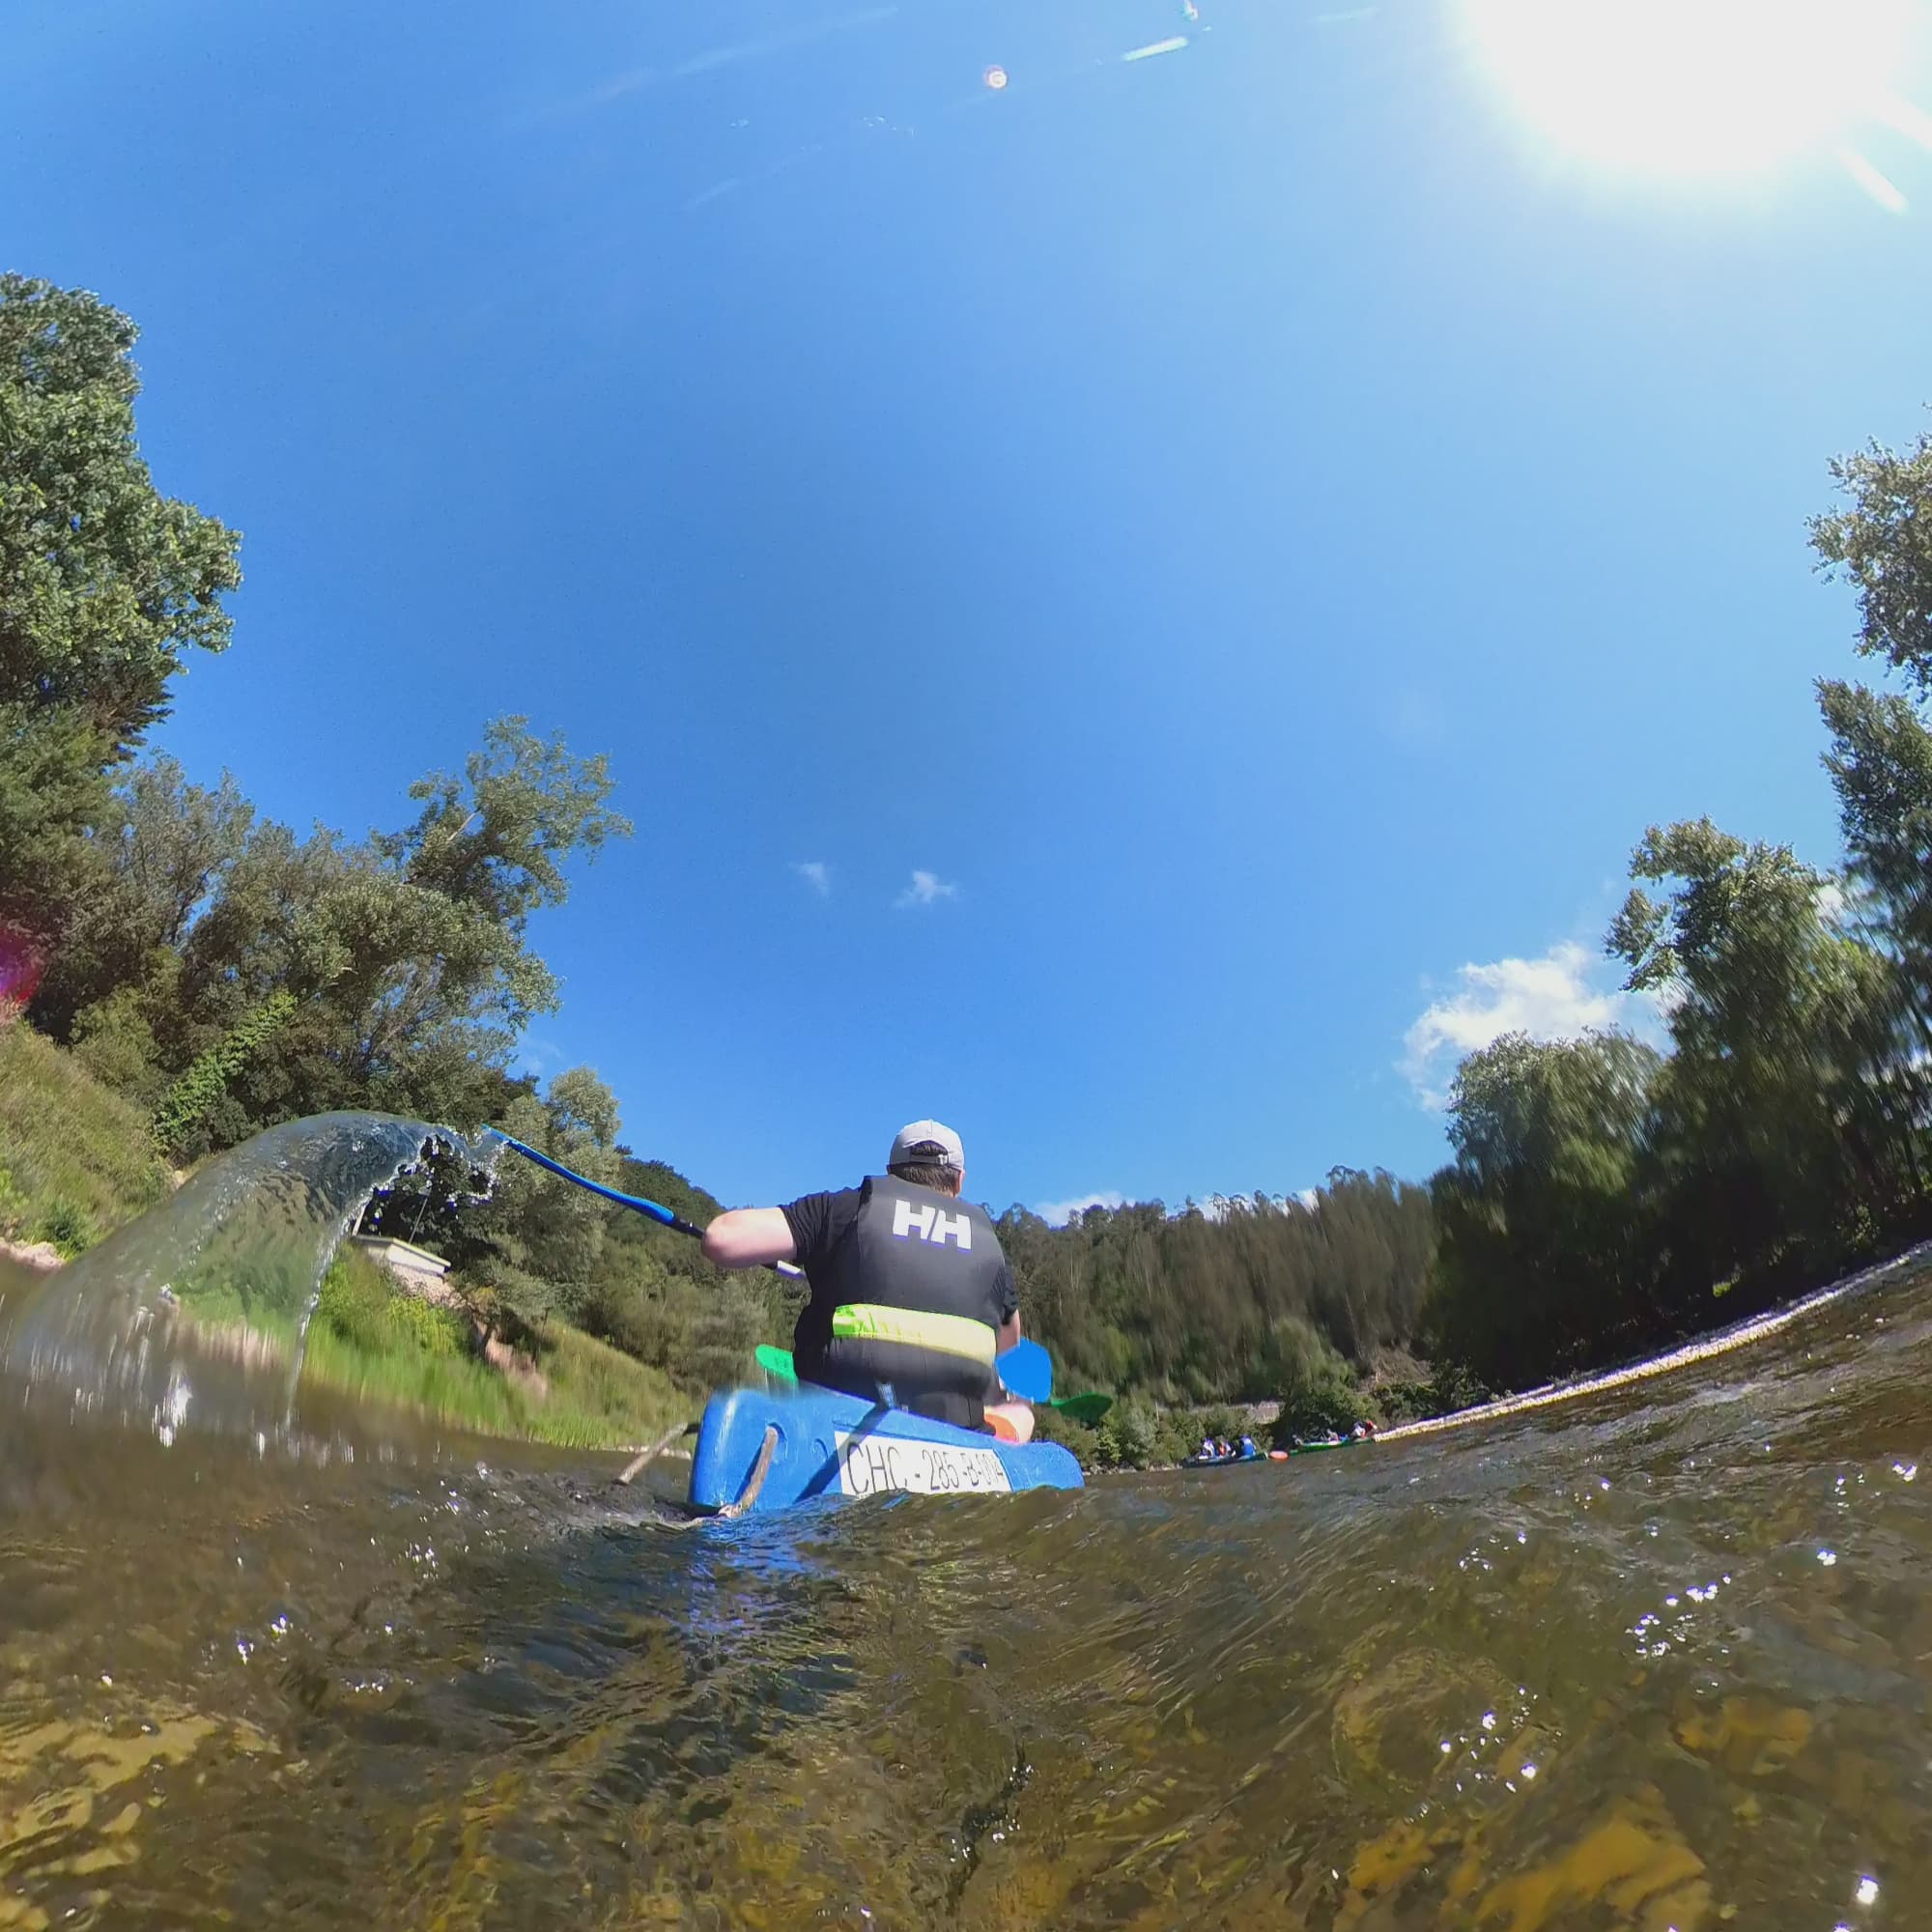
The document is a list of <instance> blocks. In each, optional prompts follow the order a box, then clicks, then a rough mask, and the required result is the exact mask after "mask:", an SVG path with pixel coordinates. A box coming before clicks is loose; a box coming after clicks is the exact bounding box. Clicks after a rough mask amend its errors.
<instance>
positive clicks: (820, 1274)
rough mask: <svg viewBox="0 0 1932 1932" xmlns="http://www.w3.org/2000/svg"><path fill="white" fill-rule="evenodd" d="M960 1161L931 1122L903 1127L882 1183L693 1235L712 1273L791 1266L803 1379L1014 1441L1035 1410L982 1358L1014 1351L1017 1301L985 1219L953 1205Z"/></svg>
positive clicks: (876, 1179)
mask: <svg viewBox="0 0 1932 1932" xmlns="http://www.w3.org/2000/svg"><path fill="white" fill-rule="evenodd" d="M965 1180H966V1153H965V1149H964V1147H963V1146H962V1145H961V1143H960V1139H959V1136H958V1135H957V1134H955V1133H954V1132H953V1131H952V1128H951V1127H946V1126H941V1125H940V1123H939V1122H937V1121H914V1122H912V1123H911V1124H910V1125H909V1126H904V1127H901V1128H900V1129H899V1131H898V1134H897V1135H896V1137H895V1139H894V1141H893V1146H892V1151H891V1153H890V1154H888V1156H887V1158H886V1171H885V1173H884V1174H883V1175H873V1176H870V1177H869V1178H868V1179H866V1180H865V1181H864V1182H862V1183H861V1184H860V1185H859V1186H857V1187H845V1188H840V1189H839V1190H838V1192H837V1193H832V1194H807V1195H803V1196H801V1197H800V1198H799V1199H798V1200H796V1201H790V1202H787V1203H786V1204H785V1205H784V1206H783V1207H781V1208H730V1209H729V1210H728V1211H726V1212H725V1213H723V1214H720V1215H719V1216H718V1218H717V1219H716V1220H714V1221H713V1222H712V1223H711V1225H710V1227H708V1228H707V1229H706V1230H705V1231H704V1252H705V1255H706V1256H707V1257H708V1258H709V1259H710V1260H711V1261H712V1262H714V1263H716V1264H717V1265H718V1266H720V1267H722V1268H751V1267H765V1266H768V1265H769V1264H771V1263H773V1262H796V1263H797V1264H799V1266H800V1267H802V1268H803V1269H804V1270H805V1275H806V1280H807V1281H808V1282H809V1283H810V1288H811V1298H810V1300H809V1301H808V1302H807V1303H806V1305H805V1310H804V1312H803V1313H802V1314H801V1315H800V1316H799V1318H798V1327H797V1329H796V1331H795V1332H794V1334H793V1337H792V1359H793V1361H794V1363H795V1364H796V1366H797V1369H798V1375H799V1378H800V1379H801V1380H802V1381H809V1382H816V1383H818V1384H819V1386H820V1387H821V1388H836V1389H843V1390H845V1391H846V1392H847V1393H848V1394H850V1395H857V1396H864V1397H867V1399H870V1398H872V1397H875V1396H877V1395H879V1394H880V1393H881V1392H882V1391H887V1390H890V1392H891V1396H892V1400H893V1402H894V1403H895V1405H896V1406H898V1407H900V1408H909V1409H911V1410H912V1412H913V1413H914V1414H915V1415H925V1416H930V1417H932V1418H933V1419H934V1420H935V1421H939V1422H951V1423H954V1424H957V1425H958V1426H959V1427H961V1428H965V1429H984V1430H988V1431H990V1432H991V1433H992V1434H994V1435H1001V1436H1005V1437H1007V1438H1009V1440H1013V1441H1018V1442H1025V1441H1027V1440H1028V1439H1029V1438H1030V1437H1031V1436H1032V1435H1033V1410H1032V1409H1031V1408H1030V1407H1028V1406H1027V1405H1026V1404H1025V1403H1023V1402H1019V1401H1015V1400H1012V1399H1009V1398H1008V1397H1007V1394H1006V1391H1005V1390H1004V1389H1003V1388H1001V1386H1000V1384H999V1378H998V1377H997V1375H996V1374H995V1373H994V1369H993V1358H994V1356H995V1355H998V1354H1000V1353H1003V1352H1004V1351H1005V1350H1008V1349H1010V1348H1011V1347H1012V1346H1013V1344H1014V1343H1016V1342H1017V1341H1018V1340H1019V1339H1020V1317H1019V1293H1018V1291H1017V1290H1016V1289H1015V1287H1014V1286H1013V1275H1012V1270H1011V1269H1010V1268H1009V1266H1008V1265H1007V1258H1006V1256H1005V1255H1004V1254H1002V1253H1001V1251H1000V1237H999V1236H998V1235H997V1234H995V1233H994V1231H993V1224H992V1222H991V1221H990V1220H988V1219H987V1217H986V1214H985V1211H984V1210H983V1209H982V1208H976V1207H975V1206H974V1205H973V1204H972V1203H971V1202H968V1201H962V1200H961V1199H960V1198H959V1193H960V1189H961V1187H963V1186H964V1184H965Z"/></svg>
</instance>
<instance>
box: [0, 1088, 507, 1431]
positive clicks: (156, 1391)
mask: <svg viewBox="0 0 1932 1932" xmlns="http://www.w3.org/2000/svg"><path fill="white" fill-rule="evenodd" d="M439 1145H440V1146H441V1147H444V1148H447V1149H449V1150H451V1151H454V1152H455V1153H457V1154H458V1155H459V1156H460V1157H463V1158H466V1159H468V1160H469V1163H470V1164H471V1166H472V1167H474V1168H476V1169H480V1170H482V1171H483V1172H484V1173H486V1174H494V1170H495V1160H496V1153H495V1151H494V1150H484V1151H471V1150H470V1148H469V1143H468V1142H467V1141H465V1140H464V1139H463V1137H462V1136H461V1135H459V1134H456V1133H454V1132H452V1131H451V1130H450V1129H448V1128H447V1127H434V1126H430V1125H428V1124H427V1123H425V1122H421V1121H407V1120H402V1119H399V1118H397V1117H396V1116H394V1115H387V1114H360V1113H337V1114H319V1115H316V1116H314V1117H312V1118H310V1119H307V1120H301V1121H291V1122H287V1123H286V1124H285V1125H283V1126H279V1127H271V1128H270V1130H269V1131H268V1132H267V1133H263V1134H258V1135H257V1136H256V1137H255V1138H254V1139H253V1140H251V1141H248V1142H246V1143H244V1144H243V1145H242V1146H241V1147H238V1148H235V1149H233V1150H231V1151H229V1152H227V1153H224V1154H222V1155H220V1156H219V1157H218V1158H216V1159H215V1160H213V1161H212V1162H210V1163H209V1165H208V1166H207V1167H206V1168H204V1169H203V1170H202V1172H201V1173H200V1174H198V1175H196V1176H195V1177H194V1179H192V1180H190V1181H189V1182H188V1183H187V1184H186V1185H185V1187H183V1188H182V1189H181V1191H180V1192H179V1193H178V1194H176V1195H175V1196H174V1197H173V1199H172V1200H169V1201H167V1202H165V1203H163V1204H162V1205H161V1206H160V1207H157V1208H154V1209H152V1210H151V1211H150V1212H148V1213H146V1214H144V1215H142V1216H141V1217H140V1218H139V1219H138V1220H135V1221H132V1222H130V1223H128V1226H126V1227H124V1228H120V1229H117V1230H116V1231H115V1232H114V1233H113V1234H112V1235H110V1236H108V1237H107V1238H106V1239H105V1240H104V1241H102V1242H101V1243H100V1245H99V1247H97V1248H95V1249H94V1250H93V1251H92V1252H91V1253H89V1254H87V1255H86V1256H84V1257H82V1259H81V1260H79V1261H77V1262H75V1263H73V1264H71V1266H69V1267H66V1268H63V1269H62V1270H61V1271H60V1272H59V1273H58V1274H56V1275H53V1276H51V1277H49V1278H48V1279H47V1280H46V1281H45V1282H44V1283H42V1284H39V1285H37V1286H34V1287H32V1288H29V1289H25V1290H23V1291H21V1292H19V1293H14V1294H10V1295H7V1296H6V1297H5V1299H4V1300H0V1386H4V1387H7V1388H10V1389H13V1390H16V1391H18V1393H19V1400H20V1401H21V1402H22V1404H23V1405H24V1406H27V1407H29V1408H33V1409H37V1410H40V1411H42V1412H43V1413H44V1412H46V1411H49V1410H58V1409H62V1408H65V1409H67V1410H68V1411H69V1412H70V1413H71V1415H72V1416H73V1417H74V1418H76V1419H78V1418H81V1417H101V1418H105V1419H109V1420H116V1421H119V1422H121V1423H123V1424H125V1425H127V1426H130V1427H134V1428H141V1429H149V1430H152V1431H153V1432H154V1433H155V1434H156V1435H157V1436H158V1437H159V1438H160V1439H161V1441H163V1442H164V1443H166V1442H172V1441H173V1440H174V1439H175V1436H176V1435H178V1434H179V1433H180V1431H181V1430H182V1429H184V1428H185V1427H194V1428H197V1429H209V1430H213V1431H215V1432H217V1433H222V1434H238V1433H239V1434H243V1435H252V1436H254V1437H255V1438H256V1439H257V1441H258V1442H264V1443H265V1442H266V1441H267V1440H268V1439H270V1437H274V1438H278V1439H279V1438H282V1437H285V1436H286V1435H289V1433H290V1432H291V1431H292V1430H293V1428H294V1427H295V1422H296V1416H295V1391H296V1385H297V1382H298V1378H299V1377H300V1374H301V1360H302V1350H303V1348H304V1345H305V1343H306V1340H307V1335H308V1325H309V1321H310V1318H311V1317H312V1316H313V1315H314V1312H315V1306H316V1302H317V1299H318V1298H319V1296H320V1293H321V1289H322V1278H323V1275H324V1273H325V1272H326V1271H327V1267H328V1264H329V1262H330V1260H331V1259H332V1258H333V1257H334V1254H335V1251H336V1248H337V1247H338V1246H339V1245H340V1243H341V1241H342V1238H343V1236H345V1235H347V1234H348V1232H349V1231H350V1229H351V1228H352V1227H354V1225H355V1221H356V1218H357V1217H358V1216H359V1215H360V1213H361V1211H362V1209H363V1208H364V1206H365V1205H366V1204H367V1203H368V1201H369V1199H370V1197H371V1196H372V1195H373V1194H374V1193H376V1192H377V1190H379V1189H381V1188H384V1187H386V1186H389V1185H391V1184H392V1183H393V1182H394V1181H395V1180H396V1179H398V1178H399V1177H400V1176H402V1175H404V1174H406V1173H408V1172H411V1171H412V1170H413V1169H414V1168H416V1167H417V1166H418V1165H419V1164H420V1163H421V1161H422V1160H423V1158H424V1157H425V1155H426V1153H427V1152H428V1151H430V1150H431V1149H432V1148H433V1147H435V1146H439Z"/></svg>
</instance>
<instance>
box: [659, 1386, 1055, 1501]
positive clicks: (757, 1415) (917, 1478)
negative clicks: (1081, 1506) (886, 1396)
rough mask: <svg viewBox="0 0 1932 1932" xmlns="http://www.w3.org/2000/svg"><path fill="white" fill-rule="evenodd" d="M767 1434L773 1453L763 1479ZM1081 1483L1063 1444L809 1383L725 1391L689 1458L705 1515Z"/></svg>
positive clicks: (694, 1495) (694, 1491)
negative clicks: (818, 1500)
mask: <svg viewBox="0 0 1932 1932" xmlns="http://www.w3.org/2000/svg"><path fill="white" fill-rule="evenodd" d="M768 1434H769V1435H770V1437H771V1455H770V1458H769V1461H768V1463H766V1466H765V1469H764V1472H763V1474H762V1476H760V1475H759V1474H758V1465H759V1463H760V1461H761V1460H763V1459H764V1452H765V1443H766V1437H767V1435H768ZM754 1479H755V1481H754ZM1084 1486H1085V1479H1084V1478H1083V1477H1082V1475H1081V1473H1080V1464H1079V1463H1077V1462H1076V1461H1075V1460H1074V1458H1073V1455H1072V1452H1071V1451H1069V1450H1066V1449H1063V1448H1062V1447H1061V1446H1060V1445H1059V1444H1058V1443H1057V1442H1004V1441H1001V1440H1000V1439H999V1438H998V1437H997V1436H992V1435H980V1434H979V1433H978V1432H977V1431H975V1430H970V1429H955V1428H953V1427H952V1425H951V1424H949V1423H944V1422H929V1421H927V1420H926V1419H925V1417H923V1416H920V1415H912V1414H910V1413H908V1412H907V1411H906V1410H905V1409H902V1408H885V1409H882V1408H880V1407H879V1406H877V1405H876V1404H874V1403H868V1402H866V1401H864V1400H862V1399H861V1398H860V1397H858V1396H850V1395H841V1394H839V1393H838V1391H837V1390H836V1389H822V1388H816V1387H814V1386H812V1385H811V1384H810V1383H809V1382H801V1383H799V1384H797V1385H796V1386H795V1387H794V1388H792V1389H789V1390H782V1391H776V1392H775V1391H770V1390H765V1389H745V1388H739V1389H723V1390H721V1391H720V1392H719V1393H718V1394H716V1395H714V1396H713V1397H712V1398H711V1400H710V1402H709V1403H708V1404H706V1406H705V1409H704V1420H703V1421H702V1422H701V1423H699V1424H698V1429H697V1447H696V1451H695V1453H694V1454H693V1456H692V1462H691V1507H692V1508H693V1509H694V1510H696V1511H698V1512H699V1513H701V1514H703V1515H707V1516H716V1515H719V1514H721V1513H730V1514H733V1515H745V1514H750V1513H752V1512H756V1513H758V1514H760V1515H763V1514H766V1513H768V1512H770V1511H773V1510H781V1509H787V1508H789V1507H790V1506H791V1505H793V1504H795V1503H802V1502H810V1501H811V1500H812V1499H813V1498H815V1497H820V1496H868V1495H883V1494H888V1493H892V1492H907V1493H910V1494H914V1495H1006V1494H1009V1493H1011V1492H1014V1491H1017V1490H1077V1489H1081V1488H1083V1487H1084ZM748 1496H749V1498H750V1499H749V1501H746V1498H747V1497H748ZM741 1502H742V1503H743V1504H744V1507H743V1508H742V1509H741V1508H739V1507H738V1506H739V1505H740V1503H741Z"/></svg>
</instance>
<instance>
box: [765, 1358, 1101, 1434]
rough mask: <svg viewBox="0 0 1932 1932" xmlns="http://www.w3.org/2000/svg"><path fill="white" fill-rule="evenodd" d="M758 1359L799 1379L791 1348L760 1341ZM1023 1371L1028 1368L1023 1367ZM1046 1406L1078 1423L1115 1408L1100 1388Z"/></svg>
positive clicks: (781, 1376)
mask: <svg viewBox="0 0 1932 1932" xmlns="http://www.w3.org/2000/svg"><path fill="white" fill-rule="evenodd" d="M1021 1346H1022V1347H1025V1346H1026V1345H1025V1344H1022V1345H1021ZM1040 1352H1041V1353H1042V1354H1044V1353H1045V1352H1046V1351H1045V1350H1040ZM755 1359H756V1361H757V1364H758V1366H759V1368H761V1369H763V1370H764V1372H765V1373H766V1375H768V1376H770V1377H771V1378H772V1379H773V1380H774V1381H778V1382H796V1381H797V1380H798V1370H797V1368H796V1367H795V1366H794V1365H793V1362H792V1358H791V1351H790V1350H788V1349H775V1348H773V1347H772V1345H771V1344H770V1343H769V1342H760V1343H759V1344H758V1347H757V1350H756V1353H755ZM1008 1360H1009V1356H1008V1355H1003V1356H1001V1358H1000V1361H999V1363H998V1364H996V1366H997V1367H999V1369H1000V1378H1001V1380H1003V1381H1005V1382H1006V1384H1007V1386H1008V1387H1009V1388H1012V1387H1013V1385H1012V1382H1011V1381H1010V1380H1009V1378H1008V1377H1007V1374H1006V1366H1005V1365H1006V1363H1007V1362H1008ZM1021 1373H1022V1374H1024V1373H1025V1371H1024V1370H1022V1372H1021ZM1013 1393H1014V1394H1015V1395H1018V1394H1021V1393H1022V1391H1020V1390H1018V1389H1013ZM1027 1399H1028V1400H1029V1401H1032V1400H1034V1398H1032V1397H1028V1398H1027ZM1045 1406H1047V1407H1048V1408H1057V1409H1059V1410H1060V1412H1061V1413H1062V1414H1063V1415H1066V1416H1070V1417H1071V1418H1072V1419H1073V1420H1074V1421H1075V1422H1086V1423H1094V1422H1098V1421H1099V1419H1100V1418H1101V1417H1102V1416H1103V1415H1105V1414H1106V1412H1107V1411H1108V1410H1109V1409H1110V1408H1112V1407H1113V1406H1114V1398H1113V1397H1112V1396H1110V1395H1102V1394H1100V1393H1099V1391H1098V1390H1093V1391H1091V1392H1089V1393H1088V1394H1085V1395H1057V1396H1052V1397H1049V1398H1048V1399H1047V1402H1046V1405H1045Z"/></svg>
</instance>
